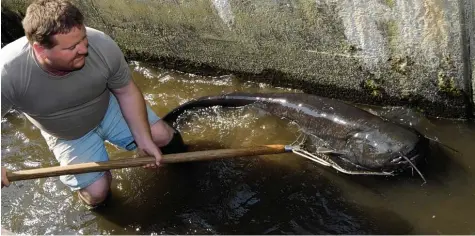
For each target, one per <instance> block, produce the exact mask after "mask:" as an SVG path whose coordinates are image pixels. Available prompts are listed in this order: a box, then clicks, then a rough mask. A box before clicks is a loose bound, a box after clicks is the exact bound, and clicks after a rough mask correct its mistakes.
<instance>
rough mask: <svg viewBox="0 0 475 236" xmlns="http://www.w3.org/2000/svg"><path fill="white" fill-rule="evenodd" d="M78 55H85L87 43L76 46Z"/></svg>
mask: <svg viewBox="0 0 475 236" xmlns="http://www.w3.org/2000/svg"><path fill="white" fill-rule="evenodd" d="M78 54H87V42H83V43H80V44H78Z"/></svg>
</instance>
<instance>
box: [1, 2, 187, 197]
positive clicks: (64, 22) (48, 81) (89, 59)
mask: <svg viewBox="0 0 475 236" xmlns="http://www.w3.org/2000/svg"><path fill="white" fill-rule="evenodd" d="M83 20H84V17H83V15H82V14H81V12H80V11H79V9H78V8H77V7H75V6H74V5H73V4H72V3H70V2H68V1H66V0H39V1H38V0H37V1H34V2H33V3H32V4H31V5H29V7H28V8H27V11H26V15H25V18H24V19H23V22H22V23H23V28H24V30H25V37H22V38H20V39H17V40H16V41H14V42H12V43H10V44H8V45H6V46H5V47H3V48H2V50H1V54H0V55H1V62H0V66H1V70H2V82H1V85H2V86H1V90H2V98H1V99H2V100H1V102H2V117H4V116H5V114H6V113H8V111H9V110H11V109H15V110H17V111H19V112H22V113H23V114H24V115H25V116H26V117H27V118H28V119H29V120H30V121H31V122H32V123H33V124H34V125H35V126H36V127H38V128H39V129H40V130H41V134H42V135H43V137H44V138H45V140H46V142H47V144H48V147H49V149H50V150H51V151H52V152H53V153H54V155H55V157H56V159H57V160H58V162H59V163H60V165H63V166H64V165H69V164H77V163H84V162H96V161H107V160H108V159H109V157H108V154H107V152H106V149H105V146H104V141H105V140H107V141H109V142H111V143H112V144H114V145H116V146H118V147H121V148H124V149H126V150H135V149H137V148H138V151H139V152H140V153H142V154H148V155H151V156H154V157H155V159H156V162H155V164H152V165H147V166H146V167H149V168H156V167H157V166H158V165H159V164H160V159H161V155H162V151H163V152H165V150H167V149H170V148H172V146H175V147H176V146H177V145H181V144H183V141H182V139H181V136H180V134H179V133H178V132H175V130H174V129H173V128H171V127H170V126H168V125H167V124H166V123H165V122H163V121H162V120H160V118H159V117H158V116H157V115H156V114H155V113H154V112H153V111H152V110H151V108H150V107H149V106H148V105H147V104H146V103H145V101H144V98H143V95H142V93H141V91H140V90H139V88H138V87H137V86H136V84H135V83H134V81H133V79H132V75H131V72H130V70H129V67H128V64H127V63H126V61H125V59H124V55H123V53H122V52H121V50H120V49H119V47H118V45H117V44H116V43H115V42H114V41H113V40H112V39H111V38H110V37H109V36H108V35H106V34H104V33H103V32H101V31H98V30H96V29H92V28H89V27H86V26H85V25H84V22H83ZM60 179H61V181H62V182H63V183H64V184H65V185H67V186H68V187H69V188H71V190H73V191H77V192H78V195H79V197H80V198H81V199H82V200H83V201H84V202H85V203H86V204H88V205H90V206H96V205H99V204H101V203H102V202H103V201H104V200H105V199H106V197H107V196H108V193H109V191H110V185H111V181H112V175H111V173H110V172H109V171H106V172H94V173H85V174H77V175H64V176H61V177H60ZM4 185H5V186H8V185H9V182H8V179H7V176H6V170H5V168H4V167H2V187H3V186H4Z"/></svg>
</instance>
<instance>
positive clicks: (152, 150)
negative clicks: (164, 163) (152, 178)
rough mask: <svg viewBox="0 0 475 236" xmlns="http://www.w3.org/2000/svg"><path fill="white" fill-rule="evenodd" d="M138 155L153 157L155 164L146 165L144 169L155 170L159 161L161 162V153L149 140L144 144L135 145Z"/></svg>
mask: <svg viewBox="0 0 475 236" xmlns="http://www.w3.org/2000/svg"><path fill="white" fill-rule="evenodd" d="M137 145H138V150H139V155H150V156H153V157H155V164H147V165H145V166H144V167H145V168H157V167H158V166H159V165H160V161H161V160H162V152H161V151H160V149H159V148H158V147H157V145H155V143H154V142H153V141H152V140H150V141H148V142H145V143H144V144H137Z"/></svg>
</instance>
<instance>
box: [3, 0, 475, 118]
mask: <svg viewBox="0 0 475 236" xmlns="http://www.w3.org/2000/svg"><path fill="white" fill-rule="evenodd" d="M25 2H29V1H26V0H4V1H2V11H3V9H4V8H5V9H11V10H13V11H16V12H22V11H24V9H25V7H26V3H25ZM75 2H76V3H77V4H78V6H79V7H80V8H81V9H82V10H83V12H84V14H85V15H86V17H87V24H88V25H89V26H92V27H95V28H98V29H100V30H103V31H105V32H107V33H108V34H110V35H111V36H112V37H114V38H115V39H116V40H117V42H118V43H119V44H120V46H121V47H122V48H123V49H124V51H125V52H126V53H127V56H128V57H129V58H131V59H139V60H149V61H151V62H154V63H155V64H157V65H159V66H166V67H172V68H178V69H180V70H185V71H192V72H197V71H198V72H202V73H208V72H211V71H212V72H216V71H222V72H223V73H228V72H230V71H232V72H235V73H238V74H239V75H241V76H242V77H243V78H249V79H252V80H258V81H266V82H271V83H273V84H275V85H281V86H291V87H295V88H301V89H304V91H305V92H308V93H314V94H318V95H323V96H328V97H335V98H340V99H346V100H352V101H357V102H363V103H380V104H409V105H411V106H413V107H417V108H419V109H420V110H422V111H424V112H426V113H427V114H429V115H435V116H443V117H467V115H469V114H471V112H472V106H473V102H472V101H473V93H472V89H471V87H472V86H474V85H475V84H474V83H475V76H474V75H473V73H472V71H473V70H474V69H475V68H474V67H475V62H474V61H475V60H474V58H475V56H474V53H473V51H475V50H473V48H474V39H473V37H474V36H473V35H474V34H473V32H474V20H473V16H474V15H475V14H474V12H473V9H474V7H473V5H474V4H473V0H410V1H408V0H353V1H350V0H313V1H309V0H308V1H307V0H259V1H253V0H187V1H185V0H156V1H151V0H82V1H80V0H76V1H75ZM2 27H3V21H2ZM2 29H3V28H2ZM2 40H3V38H2ZM470 45H471V47H470ZM470 48H472V51H470ZM470 59H471V61H470Z"/></svg>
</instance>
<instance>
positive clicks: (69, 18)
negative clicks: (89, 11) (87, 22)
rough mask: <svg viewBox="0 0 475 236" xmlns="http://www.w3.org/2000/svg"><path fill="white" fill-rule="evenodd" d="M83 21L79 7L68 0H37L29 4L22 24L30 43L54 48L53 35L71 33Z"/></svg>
mask: <svg viewBox="0 0 475 236" xmlns="http://www.w3.org/2000/svg"><path fill="white" fill-rule="evenodd" d="M83 21H84V16H83V15H82V13H81V12H80V11H79V9H78V8H77V7H76V6H74V5H73V4H72V3H71V2H69V1H67V0H37V1H34V2H33V3H31V4H30V5H29V6H28V8H27V10H26V15H25V18H24V19H23V21H22V24H23V29H24V30H25V35H26V38H27V39H28V41H29V42H30V43H33V42H38V43H39V44H41V45H42V46H45V47H47V48H52V47H54V46H55V44H56V43H55V42H54V40H53V38H52V36H53V35H55V34H65V33H69V32H70V31H71V29H73V28H74V27H78V26H81V25H83Z"/></svg>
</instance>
